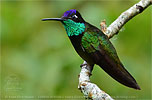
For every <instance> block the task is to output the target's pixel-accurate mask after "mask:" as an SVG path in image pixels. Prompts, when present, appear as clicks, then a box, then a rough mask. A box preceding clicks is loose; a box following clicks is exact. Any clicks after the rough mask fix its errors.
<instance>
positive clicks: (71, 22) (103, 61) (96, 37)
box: [42, 9, 140, 90]
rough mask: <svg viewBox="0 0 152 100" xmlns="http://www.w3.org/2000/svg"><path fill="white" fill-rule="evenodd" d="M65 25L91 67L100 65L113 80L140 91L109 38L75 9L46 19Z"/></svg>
mask: <svg viewBox="0 0 152 100" xmlns="http://www.w3.org/2000/svg"><path fill="white" fill-rule="evenodd" d="M49 20H55V21H60V22H62V24H63V25H64V28H65V30H66V32H67V35H68V37H69V39H70V41H71V43H72V44H73V46H74V48H75V50H76V52H77V53H78V54H79V55H80V57H81V58H82V59H83V60H85V61H86V62H87V63H88V64H89V65H90V66H92V67H93V66H94V64H97V65H99V66H100V67H101V68H102V69H103V70H104V71H105V72H107V73H108V74H109V75H110V76H111V77H112V78H114V79H115V80H117V81H118V82H120V83H122V84H123V85H126V86H128V87H131V88H134V89H139V90H140V87H139V86H138V84H137V82H136V80H135V79H134V78H133V77H132V76H131V75H130V74H129V72H128V71H127V70H126V69H125V68H124V66H123V65H122V63H121V62H120V60H119V58H118V56H117V53H116V50H115V48H114V47H113V45H112V43H111V42H110V41H109V39H108V37H107V36H106V35H105V34H104V33H103V32H102V31H101V30H99V29H98V28H97V27H95V26H93V25H91V24H89V23H88V22H86V21H85V20H84V19H83V18H82V17H81V15H80V13H79V12H78V11H76V10H75V9H72V10H69V11H66V12H65V13H64V14H63V16H62V17H61V18H45V19H42V21H49Z"/></svg>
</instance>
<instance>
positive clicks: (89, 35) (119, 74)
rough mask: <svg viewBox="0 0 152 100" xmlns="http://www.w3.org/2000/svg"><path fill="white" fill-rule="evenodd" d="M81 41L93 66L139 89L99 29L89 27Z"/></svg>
mask: <svg viewBox="0 0 152 100" xmlns="http://www.w3.org/2000/svg"><path fill="white" fill-rule="evenodd" d="M81 41H82V46H83V49H85V51H86V52H87V53H88V54H89V57H90V58H89V59H92V60H93V62H94V63H95V64H97V65H99V66H100V67H101V68H102V69H103V70H104V71H105V72H107V73H108V74H109V75H110V76H111V77H113V78H114V79H115V80H117V81H118V82H120V83H122V84H124V85H126V86H128V87H131V88H135V89H140V87H139V86H138V84H137V83H136V81H135V79H134V78H133V77H132V76H131V74H129V72H128V71H127V70H126V69H125V68H124V67H123V65H122V63H121V62H120V60H119V58H118V56H117V53H116V50H115V48H114V47H113V45H112V43H111V42H110V41H109V39H108V38H107V36H105V35H104V34H103V33H102V32H101V31H100V30H99V29H97V28H96V27H94V26H91V28H90V27H89V28H88V29H87V31H86V32H85V33H84V35H83V36H82V39H81Z"/></svg>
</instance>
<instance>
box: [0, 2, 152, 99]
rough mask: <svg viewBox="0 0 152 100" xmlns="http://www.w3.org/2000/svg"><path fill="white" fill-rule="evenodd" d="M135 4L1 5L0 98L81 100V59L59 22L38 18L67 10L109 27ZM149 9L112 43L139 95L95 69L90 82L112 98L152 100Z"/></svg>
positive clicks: (14, 3)
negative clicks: (136, 86) (104, 21)
mask: <svg viewBox="0 0 152 100" xmlns="http://www.w3.org/2000/svg"><path fill="white" fill-rule="evenodd" d="M138 1H139V0H107V1H106V0H97V1H93V0H92V1H86V0H77V1H75V0H71V1H70V0H47V1H45V0H38V1H36V0H27V1H26V0H12V1H10V0H8V1H1V21H0V25H1V90H0V91H1V96H2V98H3V99H12V98H14V99H13V100H15V99H17V98H18V99H19V100H27V99H32V100H33V99H40V100H41V99H55V98H58V99H61V98H62V99H63V98H64V99H67V98H69V100H71V99H72V98H76V99H82V100H83V99H84V98H83V97H82V96H83V94H82V93H81V92H80V91H79V90H78V88H77V85H78V74H79V72H80V64H82V63H83V60H82V59H81V58H80V57H79V56H78V54H77V53H76V52H75V50H74V48H73V47H72V45H71V43H70V41H69V39H68V37H67V35H66V32H65V29H64V27H63V25H62V24H61V23H60V22H53V21H52V22H42V21H41V19H42V18H47V17H61V16H62V14H63V13H64V12H65V11H66V10H69V9H77V10H78V11H79V12H80V13H81V15H82V16H83V18H84V19H85V20H86V21H88V22H89V23H91V24H93V25H95V26H97V27H98V28H100V26H99V24H100V22H101V21H102V20H104V19H106V22H107V25H109V24H110V23H112V22H113V21H114V20H115V19H116V18H117V17H118V16H119V15H120V14H121V13H122V12H123V11H125V10H127V9H128V8H129V7H131V6H132V5H134V4H135V3H137V2H138ZM151 11H152V7H148V8H147V9H146V10H145V11H144V12H142V13H141V14H140V15H138V16H136V17H135V18H133V19H132V20H130V21H129V22H128V23H127V24H125V26H124V27H123V28H122V29H121V31H120V32H119V34H118V35H116V36H114V37H113V38H112V39H111V42H112V43H113V45H114V46H115V48H116V50H117V53H118V55H119V57H120V59H121V61H122V62H123V64H124V65H125V67H126V69H127V70H128V71H129V72H130V73H131V74H132V75H133V76H134V78H135V79H136V80H137V82H138V84H139V85H140V87H141V90H140V91H137V90H134V89H130V88H128V87H125V86H123V85H121V84H120V83H118V82H116V81H115V80H113V79H112V78H111V77H110V76H108V75H107V74H106V73H105V72H104V71H103V70H102V69H101V68H99V67H98V66H95V67H94V70H93V73H92V74H93V75H92V77H91V81H92V82H94V83H96V84H97V85H98V86H99V87H100V88H101V89H102V90H104V91H106V92H107V93H108V94H110V95H111V96H113V97H114V98H116V99H124V98H126V99H140V100H148V99H151V68H150V67H151V14H152V12H151Z"/></svg>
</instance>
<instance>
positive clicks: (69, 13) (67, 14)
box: [63, 9, 76, 17]
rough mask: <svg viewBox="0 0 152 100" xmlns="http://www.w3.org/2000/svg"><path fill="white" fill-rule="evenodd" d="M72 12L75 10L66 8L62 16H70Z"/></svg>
mask: <svg viewBox="0 0 152 100" xmlns="http://www.w3.org/2000/svg"><path fill="white" fill-rule="evenodd" d="M72 13H76V10H75V9H71V10H68V11H66V12H65V13H64V14H63V16H64V17H68V16H70V15H71V14H72Z"/></svg>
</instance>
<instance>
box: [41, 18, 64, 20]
mask: <svg viewBox="0 0 152 100" xmlns="http://www.w3.org/2000/svg"><path fill="white" fill-rule="evenodd" d="M51 20H55V21H64V20H65V19H63V18H44V19H42V21H51Z"/></svg>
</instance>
